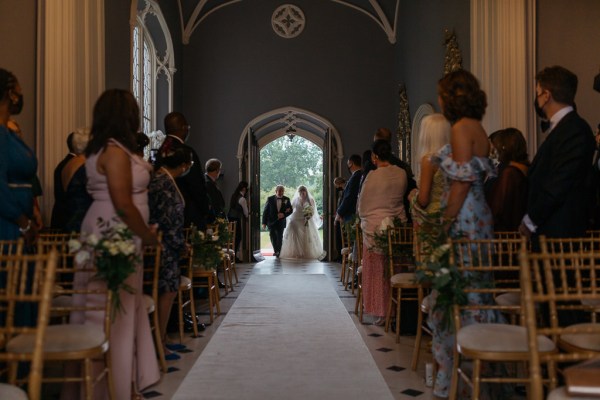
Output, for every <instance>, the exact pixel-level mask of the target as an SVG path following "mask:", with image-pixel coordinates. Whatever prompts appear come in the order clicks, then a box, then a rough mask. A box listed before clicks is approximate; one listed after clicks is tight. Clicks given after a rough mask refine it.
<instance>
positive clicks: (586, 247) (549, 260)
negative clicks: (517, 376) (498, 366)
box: [520, 236, 600, 399]
mask: <svg viewBox="0 0 600 400" xmlns="http://www.w3.org/2000/svg"><path fill="white" fill-rule="evenodd" d="M599 244H600V238H576V239H550V238H548V239H547V238H545V237H543V236H541V237H540V248H541V251H542V252H541V253H539V254H531V253H527V252H524V251H523V252H522V253H521V255H520V261H521V287H522V291H523V298H524V300H523V304H524V315H525V323H526V327H527V332H528V338H529V349H530V352H529V356H530V357H529V375H530V378H531V387H530V398H532V399H538V398H542V397H543V395H544V388H543V384H544V381H545V379H544V377H543V376H542V364H547V371H548V379H547V381H548V384H549V389H550V390H555V389H556V386H557V381H558V379H557V364H558V363H565V362H574V361H580V360H587V359H591V358H598V357H600V324H598V323H594V322H589V321H590V320H591V316H588V317H587V318H586V314H589V313H590V312H591V311H593V310H591V309H590V307H589V306H588V305H586V304H585V303H586V301H589V302H599V301H600V253H599V252H598V251H597V249H598V245H599ZM540 312H541V313H542V314H543V317H544V318H543V323H542V324H540V323H539V320H540V318H539V316H538V314H539V313H540ZM544 314H545V315H544ZM574 316H576V318H573V317H574ZM579 318H581V319H582V320H581V321H575V319H579ZM586 319H587V321H586ZM538 335H545V336H548V337H549V338H551V339H552V340H553V341H554V343H556V345H557V346H558V347H559V348H560V349H561V350H562V351H561V352H560V353H559V352H556V353H550V354H546V353H544V352H542V351H540V349H539V345H538V343H536V341H535V340H534V338H535V337H536V336H538ZM556 390H557V391H558V390H562V389H556ZM553 393H554V394H552V393H551V396H555V395H556V392H555V391H554V392H553Z"/></svg>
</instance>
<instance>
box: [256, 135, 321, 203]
mask: <svg viewBox="0 0 600 400" xmlns="http://www.w3.org/2000/svg"><path fill="white" fill-rule="evenodd" d="M277 185H283V186H284V187H285V195H286V196H288V197H289V198H292V197H293V196H294V193H296V189H297V188H298V186H300V185H304V186H306V187H307V188H308V190H309V191H310V193H311V195H312V196H313V197H314V199H315V203H316V205H317V209H318V210H319V212H322V211H323V151H322V150H321V149H320V148H319V146H317V145H316V144H314V143H312V142H311V141H309V140H306V139H304V138H302V137H300V136H296V137H295V138H294V140H292V141H290V140H289V139H288V138H287V137H285V136H284V137H281V138H279V139H276V140H274V141H272V142H271V143H269V144H267V145H266V146H265V147H263V148H262V149H261V151H260V186H261V191H260V210H261V212H262V210H263V209H264V207H265V203H266V202H267V198H268V197H269V196H272V195H273V194H275V187H276V186H277Z"/></svg>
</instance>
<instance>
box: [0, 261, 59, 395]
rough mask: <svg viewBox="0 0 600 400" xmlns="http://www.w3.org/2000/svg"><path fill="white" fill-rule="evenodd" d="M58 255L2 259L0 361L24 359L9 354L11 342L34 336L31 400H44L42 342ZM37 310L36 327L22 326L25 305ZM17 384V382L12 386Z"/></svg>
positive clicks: (0, 278)
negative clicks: (42, 395)
mask: <svg viewBox="0 0 600 400" xmlns="http://www.w3.org/2000/svg"><path fill="white" fill-rule="evenodd" d="M56 262H57V253H56V250H52V251H51V252H50V253H47V254H37V255H2V256H0V280H1V281H3V282H1V283H2V284H1V285H0V360H3V361H8V360H18V359H22V355H20V354H19V355H17V354H12V353H10V352H7V351H6V346H7V344H8V343H9V342H10V340H11V339H12V338H14V337H15V336H17V335H19V334H27V333H29V334H31V333H34V334H35V342H34V343H35V345H34V350H33V354H32V358H31V367H30V371H29V383H28V385H29V387H28V393H29V398H30V399H32V400H37V399H40V398H41V380H42V369H43V341H44V335H45V332H46V326H47V325H48V319H49V314H50V300H51V296H52V289H53V286H54V277H55V271H56ZM27 303H30V304H32V305H34V306H37V324H36V326H35V327H31V326H21V324H19V323H17V321H16V320H15V318H16V317H17V316H18V314H19V312H20V310H22V309H24V305H25V304H27ZM9 383H11V384H14V383H15V382H9Z"/></svg>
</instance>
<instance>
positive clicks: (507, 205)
mask: <svg viewBox="0 0 600 400" xmlns="http://www.w3.org/2000/svg"><path fill="white" fill-rule="evenodd" d="M490 141H491V142H492V146H493V147H494V148H495V149H496V152H497V154H498V160H499V161H500V164H499V165H498V178H496V179H495V180H494V181H493V183H492V185H491V188H490V191H489V193H487V195H486V198H487V202H488V204H489V206H490V209H491V210H492V216H493V218H494V231H498V232H500V231H517V230H518V229H519V224H520V223H521V219H522V218H523V216H524V215H525V212H526V210H527V169H528V168H529V160H528V159H527V143H526V142H525V138H524V137H523V134H522V133H521V131H519V130H518V129H515V128H507V129H502V130H499V131H496V132H494V133H492V134H491V135H490Z"/></svg>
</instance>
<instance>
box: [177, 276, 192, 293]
mask: <svg viewBox="0 0 600 400" xmlns="http://www.w3.org/2000/svg"><path fill="white" fill-rule="evenodd" d="M191 288H192V281H191V279H190V278H188V277H187V276H183V275H181V276H180V277H179V290H190V289H191Z"/></svg>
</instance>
